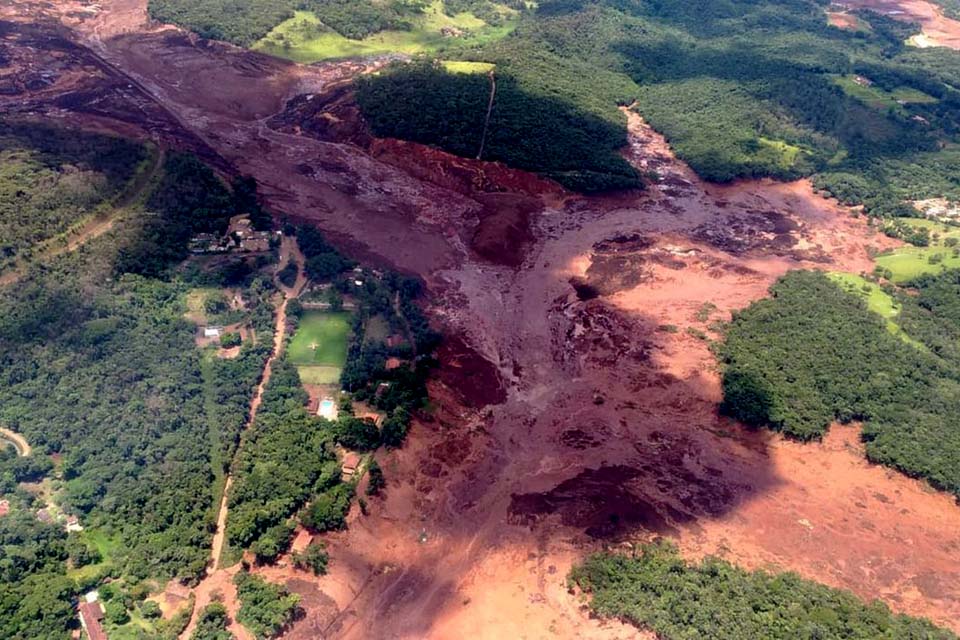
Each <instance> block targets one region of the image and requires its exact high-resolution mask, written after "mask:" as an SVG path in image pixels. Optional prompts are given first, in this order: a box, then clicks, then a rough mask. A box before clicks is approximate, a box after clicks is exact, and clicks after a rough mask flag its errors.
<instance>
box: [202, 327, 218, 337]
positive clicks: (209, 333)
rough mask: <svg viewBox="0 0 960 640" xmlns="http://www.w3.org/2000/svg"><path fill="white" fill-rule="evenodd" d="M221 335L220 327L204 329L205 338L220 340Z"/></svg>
mask: <svg viewBox="0 0 960 640" xmlns="http://www.w3.org/2000/svg"><path fill="white" fill-rule="evenodd" d="M220 333H221V329H220V327H204V328H203V337H204V338H219V337H220Z"/></svg>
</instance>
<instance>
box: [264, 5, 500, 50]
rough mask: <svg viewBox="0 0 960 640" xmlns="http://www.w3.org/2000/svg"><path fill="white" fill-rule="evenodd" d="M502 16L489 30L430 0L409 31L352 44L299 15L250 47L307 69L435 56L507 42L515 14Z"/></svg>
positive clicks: (313, 17) (302, 13)
mask: <svg viewBox="0 0 960 640" xmlns="http://www.w3.org/2000/svg"><path fill="white" fill-rule="evenodd" d="M502 12H503V14H504V16H505V17H506V19H505V20H504V23H503V24H502V25H500V26H491V25H488V24H487V23H486V22H484V21H483V20H481V19H480V18H477V17H476V16H474V15H473V14H472V13H468V12H465V13H459V14H456V15H453V16H450V15H447V14H446V13H445V12H444V6H443V1H442V0H434V1H433V2H432V3H431V4H430V6H429V7H427V8H426V10H425V11H424V13H423V15H422V16H420V17H419V18H418V19H417V20H416V21H415V23H414V28H413V29H410V30H409V31H390V30H388V31H381V32H379V33H375V34H372V35H370V36H367V37H366V38H363V39H361V40H351V39H350V38H347V37H344V36H342V35H340V34H339V33H337V32H335V31H333V30H332V29H330V28H328V27H326V26H325V25H324V24H323V23H321V22H320V20H319V18H317V16H316V15H315V14H314V13H313V12H310V11H297V12H295V14H294V16H293V17H292V18H290V19H289V20H286V21H284V22H282V23H280V24H279V25H277V26H276V27H275V28H274V29H273V30H272V31H271V32H270V33H268V34H267V35H266V36H264V37H263V38H262V39H261V40H260V41H259V42H257V43H256V44H254V45H253V49H254V50H256V51H262V52H263V53H268V54H270V55H273V56H277V57H278V58H286V59H288V60H293V61H295V62H300V63H305V64H306V63H311V62H317V61H320V60H330V59H336V58H351V57H361V56H373V55H382V54H386V53H401V54H407V55H415V54H419V53H433V52H435V51H438V50H440V49H442V48H445V47H449V46H453V45H465V46H474V45H481V44H485V43H487V42H491V41H494V40H499V39H501V38H503V37H505V36H506V35H508V34H509V33H510V32H511V31H513V29H514V27H515V26H516V22H517V21H516V12H515V11H513V10H512V9H508V8H507V7H503V8H502ZM444 27H448V28H451V29H457V30H460V31H462V32H463V35H462V36H460V37H448V36H444V35H443V34H442V33H441V30H442V29H443V28H444Z"/></svg>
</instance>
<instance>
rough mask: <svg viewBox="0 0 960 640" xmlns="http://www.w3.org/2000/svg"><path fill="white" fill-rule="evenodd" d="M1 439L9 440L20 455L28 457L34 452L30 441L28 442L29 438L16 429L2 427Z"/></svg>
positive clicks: (0, 429) (0, 428) (0, 431)
mask: <svg viewBox="0 0 960 640" xmlns="http://www.w3.org/2000/svg"><path fill="white" fill-rule="evenodd" d="M0 440H3V441H4V442H9V443H10V445H11V446H12V447H13V448H14V449H15V450H16V452H17V455H18V456H21V457H26V456H29V455H30V454H31V453H33V449H31V448H30V443H29V442H27V439H26V438H24V437H23V436H22V435H20V434H19V433H17V432H16V431H11V430H10V429H4V428H3V427H0Z"/></svg>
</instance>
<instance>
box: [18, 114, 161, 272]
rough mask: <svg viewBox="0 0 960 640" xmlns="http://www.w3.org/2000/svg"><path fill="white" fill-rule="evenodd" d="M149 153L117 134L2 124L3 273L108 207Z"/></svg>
mask: <svg viewBox="0 0 960 640" xmlns="http://www.w3.org/2000/svg"><path fill="white" fill-rule="evenodd" d="M147 155H148V152H147V149H146V148H144V147H143V146H141V145H138V144H135V143H132V142H129V141H126V140H122V139H120V138H115V137H112V136H104V135H94V134H83V133H79V134H78V133H76V132H71V133H69V134H68V133H66V132H64V131H62V130H60V129H56V128H52V127H40V126H36V125H22V124H19V123H16V122H4V123H0V271H2V270H3V268H4V267H5V266H7V265H8V264H9V263H10V262H11V261H12V260H13V259H14V258H17V257H23V256H29V255H30V253H31V250H32V249H34V248H36V247H37V245H38V244H40V243H41V242H43V241H45V240H50V239H51V238H55V237H56V236H57V235H58V234H61V233H63V232H65V231H66V230H67V229H69V228H70V227H71V226H72V225H75V224H77V223H78V222H82V221H83V219H84V218H85V217H87V216H90V215H91V214H94V213H95V212H96V211H97V209H98V207H101V206H109V205H110V200H111V199H113V198H115V197H116V196H117V195H119V193H120V192H121V191H122V189H123V188H124V186H125V185H126V184H127V183H128V182H130V181H131V180H132V179H133V177H134V175H135V173H136V170H137V167H138V165H139V164H140V163H141V162H142V161H144V160H145V159H146V157H147Z"/></svg>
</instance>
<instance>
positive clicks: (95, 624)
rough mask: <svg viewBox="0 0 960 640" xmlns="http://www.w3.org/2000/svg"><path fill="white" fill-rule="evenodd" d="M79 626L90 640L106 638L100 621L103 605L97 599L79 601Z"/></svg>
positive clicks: (105, 639)
mask: <svg viewBox="0 0 960 640" xmlns="http://www.w3.org/2000/svg"><path fill="white" fill-rule="evenodd" d="M79 609H80V626H82V627H83V630H84V631H86V632H87V637H88V638H90V640H107V633H106V632H105V631H104V630H103V625H102V624H100V621H101V620H103V607H101V606H100V603H99V602H97V601H93V602H81V603H80V607H79Z"/></svg>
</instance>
